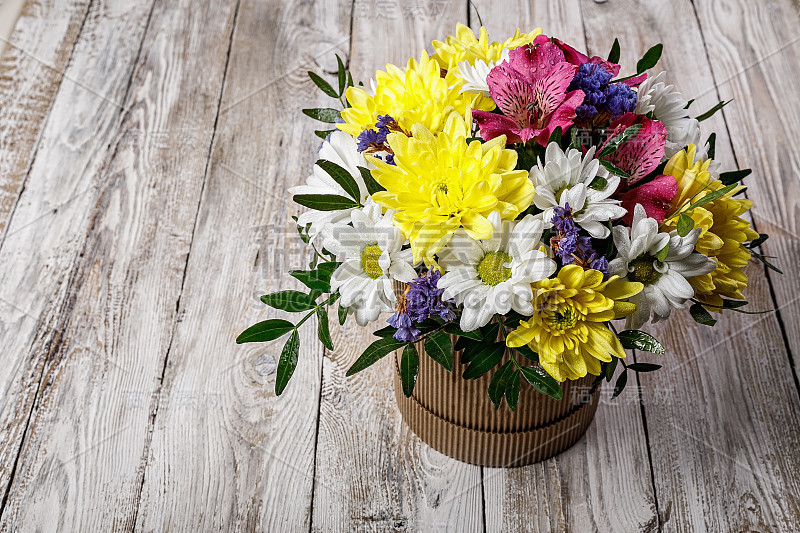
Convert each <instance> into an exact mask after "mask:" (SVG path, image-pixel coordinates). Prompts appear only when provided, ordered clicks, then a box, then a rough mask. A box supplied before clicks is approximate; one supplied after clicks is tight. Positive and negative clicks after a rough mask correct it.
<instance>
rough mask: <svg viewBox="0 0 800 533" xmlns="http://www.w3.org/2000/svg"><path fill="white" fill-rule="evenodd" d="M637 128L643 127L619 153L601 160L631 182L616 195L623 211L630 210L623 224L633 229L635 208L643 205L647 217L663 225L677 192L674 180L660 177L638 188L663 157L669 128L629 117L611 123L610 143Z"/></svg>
mask: <svg viewBox="0 0 800 533" xmlns="http://www.w3.org/2000/svg"><path fill="white" fill-rule="evenodd" d="M635 124H641V126H642V128H641V129H640V130H639V132H638V133H637V134H636V136H635V137H633V138H631V139H628V140H627V141H625V142H624V143H623V144H622V145H621V146H620V147H619V148H618V149H617V151H616V152H614V153H612V154H610V155H608V156H605V157H603V158H602V159H604V160H606V161H608V162H610V163H613V164H614V165H615V166H616V167H617V168H620V169H622V170H624V171H625V172H627V173H628V174H630V178H628V179H623V180H622V184H621V185H620V187H619V189H618V190H617V195H616V196H617V199H619V200H622V207H624V208H625V209H627V210H628V214H627V215H625V216H624V217H623V218H622V220H623V221H625V222H626V223H628V224H629V225H630V224H631V221H632V217H633V208H634V207H635V206H636V204H642V207H644V210H645V213H647V216H648V217H650V218H654V219H656V220H657V221H658V223H659V224H660V223H661V222H663V221H664V217H665V216H666V214H667V210H669V208H670V202H671V201H672V199H673V198H674V197H675V195H676V194H677V192H678V184H677V183H676V182H675V178H673V177H672V176H664V175H659V176H656V177H655V178H654V179H652V180H651V181H649V182H647V183H643V184H641V185H639V186H635V185H636V183H637V182H638V181H640V180H641V179H642V178H644V177H645V176H647V175H648V174H650V173H651V172H652V171H653V170H655V168H656V167H657V166H658V164H659V163H660V162H661V159H662V158H663V157H664V145H665V144H666V142H667V128H666V127H665V126H664V124H663V123H661V122H659V121H657V120H651V119H649V118H647V117H645V116H643V115H636V114H634V113H626V114H624V115H622V116H621V117H619V118H618V119H617V120H615V121H614V122H612V123H611V126H609V129H608V139H609V140H610V139H611V138H612V137H613V136H615V135H617V134H619V133H622V132H623V131H625V130H626V129H627V128H629V127H631V126H633V125H635ZM607 142H608V141H606V143H607ZM604 146H605V143H604ZM600 151H602V148H601V149H600Z"/></svg>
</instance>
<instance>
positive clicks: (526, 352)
mask: <svg viewBox="0 0 800 533" xmlns="http://www.w3.org/2000/svg"><path fill="white" fill-rule="evenodd" d="M514 350H515V351H516V352H519V353H521V354H522V355H523V356H525V358H526V359H529V360H530V361H533V362H535V363H538V362H539V354H538V353H536V352H534V351H533V350H531V348H530V346H528V345H527V344H523V345H522V346H517V347H516V348H514Z"/></svg>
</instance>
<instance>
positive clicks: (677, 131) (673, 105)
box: [634, 72, 700, 159]
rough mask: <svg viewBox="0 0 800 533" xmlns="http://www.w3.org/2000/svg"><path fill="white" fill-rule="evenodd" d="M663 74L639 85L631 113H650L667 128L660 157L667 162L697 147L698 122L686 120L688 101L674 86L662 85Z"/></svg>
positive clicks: (664, 83) (664, 75)
mask: <svg viewBox="0 0 800 533" xmlns="http://www.w3.org/2000/svg"><path fill="white" fill-rule="evenodd" d="M666 75H667V73H666V72H659V73H658V74H657V75H655V76H653V77H650V78H647V79H646V80H645V81H644V82H642V84H641V85H639V89H638V92H637V96H636V110H635V111H634V112H635V113H636V114H637V115H646V114H647V113H650V112H652V114H653V115H652V116H653V118H655V119H656V120H658V121H660V122H662V123H663V124H664V126H665V127H666V128H667V143H666V145H665V146H664V158H665V159H669V158H670V157H672V156H673V155H675V154H676V153H677V152H679V151H680V150H683V149H684V148H685V147H686V146H688V145H689V144H695V145H698V146H699V145H700V123H699V122H698V121H697V119H694V118H691V117H689V112H688V111H687V110H686V106H687V105H689V102H688V101H687V100H686V99H685V98H684V97H683V95H682V94H681V93H679V92H678V91H676V90H675V86H673V85H667V84H666V82H664V79H665V78H666Z"/></svg>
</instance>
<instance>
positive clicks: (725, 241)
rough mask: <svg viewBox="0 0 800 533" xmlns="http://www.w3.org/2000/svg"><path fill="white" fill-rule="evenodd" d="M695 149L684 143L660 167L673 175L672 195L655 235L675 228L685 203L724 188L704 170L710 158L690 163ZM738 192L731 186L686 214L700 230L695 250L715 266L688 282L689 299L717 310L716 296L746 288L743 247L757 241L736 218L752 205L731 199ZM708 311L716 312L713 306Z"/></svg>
mask: <svg viewBox="0 0 800 533" xmlns="http://www.w3.org/2000/svg"><path fill="white" fill-rule="evenodd" d="M696 150H697V148H696V146H695V145H693V144H690V145H689V146H688V147H687V148H685V149H684V150H681V151H680V152H678V153H676V154H675V155H674V156H672V158H671V159H670V160H669V161H668V162H667V166H666V167H665V168H664V174H669V175H670V176H673V177H675V181H677V183H678V194H677V195H676V196H675V198H674V199H673V201H672V211H671V212H670V213H669V216H668V218H667V220H666V221H665V223H664V225H663V227H662V230H661V231H670V230H672V229H675V227H676V225H677V221H678V217H677V216H675V215H676V213H679V212H681V211H686V207H688V206H689V204H691V203H693V202H696V201H698V200H700V199H701V198H703V197H704V196H706V195H707V194H709V193H711V192H712V191H718V190H720V189H722V188H723V187H724V185H723V184H722V182H721V181H719V180H714V179H713V177H712V176H711V173H710V172H709V171H708V167H709V165H710V164H711V161H710V160H707V161H705V162H703V161H697V162H695V154H696ZM742 189H744V186H738V187H734V188H733V189H732V190H731V191H730V192H728V193H727V194H725V196H722V197H721V198H717V199H716V200H713V201H711V202H709V203H707V204H703V205H701V206H699V207H695V208H694V209H692V210H691V211H686V214H687V215H688V216H689V217H691V219H692V220H693V221H694V225H695V227H698V228H702V231H701V233H700V237H699V239H698V240H697V251H698V252H700V253H701V254H704V255H706V256H708V257H710V258H712V259H714V261H716V263H717V268H716V269H714V271H712V272H711V273H710V274H705V275H703V276H697V277H694V278H690V279H689V283H691V284H692V286H693V287H694V289H695V297H696V298H697V299H698V300H700V301H701V302H703V303H706V304H709V305H710V306H721V305H722V297H725V298H734V299H738V300H743V299H744V295H742V289H744V288H745V287H746V286H747V275H746V274H745V273H744V271H743V270H742V268H743V267H744V266H746V265H747V262H748V261H750V250H748V249H747V248H745V247H744V246H743V243H745V242H748V241H751V240H753V239H756V238H758V233H757V232H756V231H755V230H753V229H752V228H751V227H750V222H748V221H747V220H744V219H742V218H741V215H743V214H744V213H745V212H747V210H748V209H750V207H752V205H753V202H751V201H750V200H748V199H746V198H734V197H733V196H735V195H736V194H738V193H739V192H740V191H741V190H742ZM709 309H710V310H712V311H718V310H719V309H717V308H715V307H709Z"/></svg>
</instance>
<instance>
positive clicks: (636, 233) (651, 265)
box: [609, 204, 717, 329]
mask: <svg viewBox="0 0 800 533" xmlns="http://www.w3.org/2000/svg"><path fill="white" fill-rule="evenodd" d="M700 231H701V229H700V228H695V229H693V230H692V231H690V232H689V234H688V235H686V237H681V236H680V235H678V232H677V231H676V230H672V232H670V233H669V234H667V233H659V231H658V222H657V221H656V220H655V219H653V218H648V217H647V215H646V214H645V211H644V207H642V205H641V204H636V207H635V208H634V211H633V224H632V225H631V227H630V228H627V227H625V226H614V245H615V246H616V247H617V252H618V254H619V255H618V256H617V258H616V259H614V260H613V261H611V263H610V264H609V273H610V274H612V275H618V276H620V277H621V278H625V279H627V280H628V281H638V282H641V283H643V284H644V289H642V292H640V293H639V294H636V295H635V296H632V297H631V299H630V302H631V303H634V304H636V311H634V313H633V314H632V315H630V316H628V319H627V322H626V327H627V328H632V329H637V328H639V327H641V326H642V324H644V323H645V322H647V321H648V320H649V319H650V316H651V314H652V318H653V322H658V321H659V320H663V319H665V318H667V317H669V315H670V313H671V312H672V310H673V309H682V308H683V307H684V304H685V303H686V300H688V299H689V298H691V297H692V296H693V295H694V289H693V288H692V286H691V285H690V284H689V282H688V281H687V280H686V278H691V277H694V276H701V275H703V274H708V273H709V272H711V271H712V270H714V269H715V268H716V266H717V265H716V263H715V262H714V261H713V260H711V259H709V258H708V257H706V256H705V255H703V254H701V253H698V252H695V251H694V249H695V244H696V243H697V237H699V236H700ZM667 245H669V250H668V252H667V256H666V258H665V259H664V262H660V261H659V260H658V259H657V255H658V252H660V251H661V250H662V249H663V248H664V247H665V246H667Z"/></svg>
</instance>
